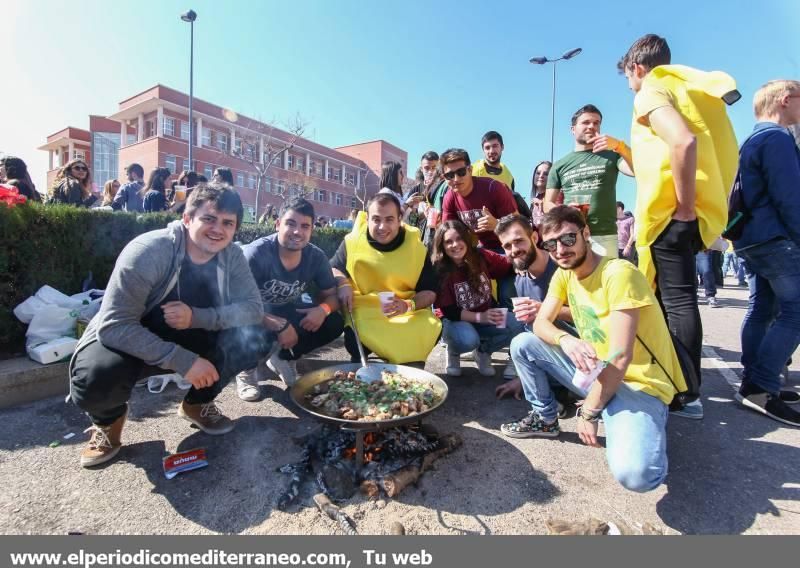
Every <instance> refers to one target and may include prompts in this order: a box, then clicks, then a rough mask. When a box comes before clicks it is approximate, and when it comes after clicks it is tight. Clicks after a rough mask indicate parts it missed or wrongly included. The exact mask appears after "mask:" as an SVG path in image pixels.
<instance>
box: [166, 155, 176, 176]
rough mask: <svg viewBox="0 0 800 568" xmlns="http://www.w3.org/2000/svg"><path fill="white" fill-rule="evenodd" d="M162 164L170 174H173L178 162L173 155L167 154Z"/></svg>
mask: <svg viewBox="0 0 800 568" xmlns="http://www.w3.org/2000/svg"><path fill="white" fill-rule="evenodd" d="M164 165H165V166H166V168H167V169H168V170H169V172H170V173H171V174H174V173H175V172H177V171H178V163H177V160H176V158H175V156H167V157H166V159H165V160H164Z"/></svg>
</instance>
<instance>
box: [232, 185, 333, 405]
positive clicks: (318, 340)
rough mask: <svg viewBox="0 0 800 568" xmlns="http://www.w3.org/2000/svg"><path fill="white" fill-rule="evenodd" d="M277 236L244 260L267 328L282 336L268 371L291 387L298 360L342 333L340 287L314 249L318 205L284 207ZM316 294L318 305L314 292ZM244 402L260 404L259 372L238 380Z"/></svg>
mask: <svg viewBox="0 0 800 568" xmlns="http://www.w3.org/2000/svg"><path fill="white" fill-rule="evenodd" d="M279 215H280V216H279V218H278V221H277V222H276V224H275V228H276V230H277V232H276V233H274V234H272V235H269V236H266V237H262V238H260V239H257V240H255V241H253V242H252V243H250V244H249V245H246V246H245V247H244V255H245V258H247V261H248V263H249V264H250V270H251V271H252V273H253V277H254V278H255V280H256V284H257V285H258V289H259V291H260V293H261V301H262V302H263V304H264V326H265V327H266V328H267V329H268V330H269V331H272V332H274V333H276V334H277V344H278V346H279V348H280V350H278V351H276V352H274V353H272V355H271V356H270V357H269V360H268V361H267V366H268V367H269V368H270V369H271V370H272V371H274V372H275V373H276V374H278V375H279V376H280V378H281V379H283V381H284V382H285V383H286V384H287V385H289V386H291V385H292V384H294V382H295V381H297V368H296V366H295V361H297V359H299V358H300V357H301V356H302V355H305V354H306V353H309V352H311V351H313V350H315V349H318V348H319V347H322V346H323V345H327V344H328V343H330V342H331V341H333V340H334V339H336V338H337V337H339V336H340V335H341V334H342V330H343V329H344V319H343V318H342V316H341V314H339V312H338V310H339V301H338V299H337V298H336V282H335V280H334V279H333V272H332V270H331V267H330V265H329V264H328V258H327V256H325V253H324V252H323V251H322V249H320V248H319V247H317V246H316V245H313V244H311V242H310V240H311V233H312V231H313V229H314V206H313V205H311V203H309V202H308V201H306V200H305V199H302V198H295V199H292V200H290V201H288V202H287V203H284V204H283V206H282V207H281V209H280V213H279ZM314 292H315V293H316V294H315V295H316V298H317V302H312V301H311V296H310V295H309V293H314ZM236 387H237V392H238V394H239V397H240V398H241V399H242V400H246V401H254V400H258V397H259V391H258V377H257V374H256V369H250V370H248V371H244V372H242V373H240V374H239V376H237V377H236Z"/></svg>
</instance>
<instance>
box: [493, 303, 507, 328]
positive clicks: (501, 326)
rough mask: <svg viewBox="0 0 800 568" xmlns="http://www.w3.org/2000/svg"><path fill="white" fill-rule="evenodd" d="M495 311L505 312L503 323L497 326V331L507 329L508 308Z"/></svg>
mask: <svg viewBox="0 0 800 568" xmlns="http://www.w3.org/2000/svg"><path fill="white" fill-rule="evenodd" d="M495 309H496V310H500V311H501V312H503V322H502V323H498V324H497V329H505V328H506V320H507V319H508V308H495Z"/></svg>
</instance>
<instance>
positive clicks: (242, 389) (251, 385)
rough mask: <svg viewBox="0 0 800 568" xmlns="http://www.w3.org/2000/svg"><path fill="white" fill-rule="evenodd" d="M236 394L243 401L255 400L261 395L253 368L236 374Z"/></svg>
mask: <svg viewBox="0 0 800 568" xmlns="http://www.w3.org/2000/svg"><path fill="white" fill-rule="evenodd" d="M236 394H238V395H239V398H241V399H242V400H244V401H245V402H255V401H256V400H258V399H259V398H260V397H261V391H260V390H259V388H258V377H257V376H256V370H255V369H248V370H247V371H242V372H241V373H239V374H238V375H236Z"/></svg>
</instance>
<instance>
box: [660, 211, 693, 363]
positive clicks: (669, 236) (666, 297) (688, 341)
mask: <svg viewBox="0 0 800 568" xmlns="http://www.w3.org/2000/svg"><path fill="white" fill-rule="evenodd" d="M702 247H703V243H702V239H701V238H700V228H699V225H698V223H697V220H694V221H688V222H687V221H676V220H674V219H673V220H672V221H670V222H669V225H667V227H666V228H665V229H664V231H663V232H662V233H661V234H660V235H659V236H658V238H657V239H656V240H655V242H654V243H653V244H652V245H650V251H651V253H652V255H653V264H654V265H655V269H656V298H658V302H659V304H660V305H661V309H662V310H663V312H664V315H665V316H666V318H667V326H668V327H669V329H670V331H671V332H672V333H673V334H675V336H676V337H677V338H678V339H679V340H680V342H681V343H683V345H684V346H685V347H686V349H688V351H689V353H690V354H691V356H692V364H694V366H695V368H696V369H697V376H698V377H700V357H701V352H702V350H703V324H702V322H701V321H700V310H699V309H698V308H697V269H696V265H695V254H697V253H698V252H699V251H700V249H701V248H702Z"/></svg>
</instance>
